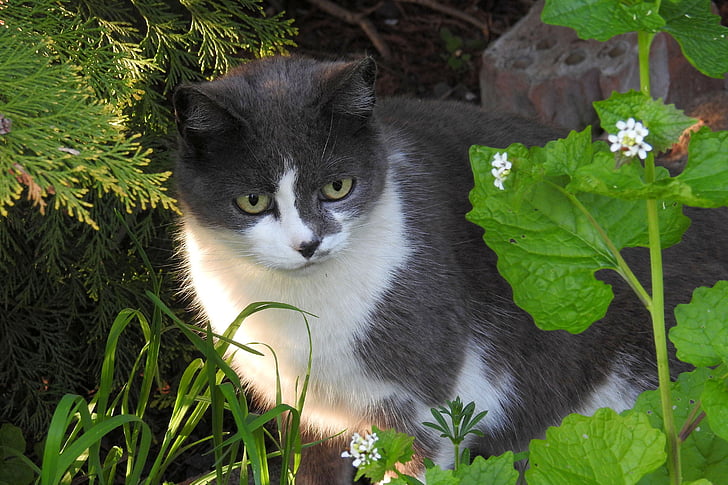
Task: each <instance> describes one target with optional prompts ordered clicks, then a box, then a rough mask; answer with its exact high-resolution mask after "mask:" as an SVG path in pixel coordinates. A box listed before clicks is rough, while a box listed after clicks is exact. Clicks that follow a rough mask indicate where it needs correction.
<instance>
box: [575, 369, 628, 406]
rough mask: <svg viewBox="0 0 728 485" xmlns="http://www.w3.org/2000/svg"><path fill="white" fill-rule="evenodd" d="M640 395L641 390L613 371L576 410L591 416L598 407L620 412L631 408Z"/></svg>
mask: <svg viewBox="0 0 728 485" xmlns="http://www.w3.org/2000/svg"><path fill="white" fill-rule="evenodd" d="M638 395H639V391H638V390H636V389H634V388H633V387H632V386H630V385H629V384H628V383H627V382H626V381H625V380H624V379H623V378H622V377H621V376H620V375H619V372H613V373H612V374H611V375H610V376H609V377H608V378H607V381H606V382H605V383H604V384H602V385H601V386H600V387H598V388H597V389H595V390H594V392H593V393H592V395H591V397H590V398H589V400H588V401H587V402H585V403H584V405H582V406H581V407H580V408H579V409H578V410H577V411H576V412H577V413H579V414H582V415H584V416H591V415H593V414H594V412H595V411H596V410H597V409H600V408H612V409H614V410H615V411H617V412H618V413H620V412H622V411H624V410H625V409H630V408H631V407H632V406H633V405H634V402H635V401H636V400H637V396H638Z"/></svg>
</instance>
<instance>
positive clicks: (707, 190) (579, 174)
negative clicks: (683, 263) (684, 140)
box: [566, 128, 728, 244]
mask: <svg viewBox="0 0 728 485" xmlns="http://www.w3.org/2000/svg"><path fill="white" fill-rule="evenodd" d="M727 150H728V132H725V131H721V132H711V131H710V130H709V129H707V128H705V129H702V130H700V131H698V132H697V133H694V134H693V137H692V138H691V140H690V155H689V156H688V163H687V165H686V167H685V169H684V170H683V172H682V173H681V174H680V175H678V176H677V177H672V178H671V177H670V176H669V173H668V172H667V170H666V169H664V168H662V167H657V168H656V181H655V183H653V184H647V183H645V182H644V168H643V167H642V165H641V164H640V163H639V162H637V161H634V162H632V163H628V164H625V165H622V166H621V167H619V168H617V167H616V165H615V158H614V156H612V155H611V154H607V153H603V152H599V153H596V154H595V157H594V162H593V163H591V164H589V165H585V166H581V167H579V168H578V169H577V170H576V172H575V174H574V179H573V180H572V182H571V183H570V184H569V185H568V186H567V187H566V188H567V190H569V191H571V192H578V191H584V192H590V193H594V194H599V195H604V196H607V197H615V198H619V199H626V200H638V199H658V200H665V201H672V204H673V206H674V204H675V203H679V204H684V205H690V206H693V207H720V206H725V205H728V163H726V162H727V161H728V155H726V153H728V151H727ZM685 223H686V221H680V220H678V219H671V218H669V217H668V218H665V220H664V221H662V224H663V225H664V230H665V231H666V232H667V233H668V234H664V235H663V239H665V240H666V241H668V240H670V241H672V243H668V244H674V243H675V242H677V240H679V238H680V236H681V234H682V232H681V226H683V225H684V224H685ZM675 224H676V225H675ZM682 230H683V231H684V228H683V229H682ZM673 231H675V232H674V233H673ZM675 236H677V240H676V239H675Z"/></svg>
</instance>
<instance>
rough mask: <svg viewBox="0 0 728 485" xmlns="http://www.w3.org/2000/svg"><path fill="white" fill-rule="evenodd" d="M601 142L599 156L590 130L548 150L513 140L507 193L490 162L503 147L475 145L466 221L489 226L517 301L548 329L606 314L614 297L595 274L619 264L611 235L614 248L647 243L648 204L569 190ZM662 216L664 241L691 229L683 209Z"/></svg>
mask: <svg viewBox="0 0 728 485" xmlns="http://www.w3.org/2000/svg"><path fill="white" fill-rule="evenodd" d="M585 140H586V141H585ZM595 146H596V147H597V150H598V152H597V155H598V154H599V153H601V152H602V151H603V149H600V148H599V145H592V144H591V142H590V134H589V132H588V130H585V131H584V132H581V133H575V132H572V133H571V134H570V135H569V137H567V138H566V139H564V140H557V141H555V142H551V143H549V144H547V145H546V147H544V148H540V147H534V148H531V149H530V150H526V149H525V148H524V147H523V146H521V145H513V146H511V147H509V148H508V149H507V150H506V153H507V154H508V157H509V160H510V161H511V162H512V163H513V168H512V172H511V174H510V175H509V176H508V178H507V180H506V181H505V183H504V186H505V189H506V190H499V189H498V188H497V187H495V186H494V185H493V182H494V180H495V179H494V176H493V175H492V174H491V163H490V162H491V160H492V158H493V156H494V155H495V154H496V153H498V152H503V151H504V150H496V149H492V148H488V147H472V148H471V163H472V166H473V173H474V176H475V188H474V189H473V191H472V192H471V193H470V200H471V203H472V205H473V210H472V211H471V212H470V213H469V214H468V219H469V220H471V221H472V222H475V223H476V224H478V225H480V226H481V227H483V228H484V229H485V234H484V239H485V242H486V244H487V245H488V246H489V247H490V248H491V249H493V250H494V251H495V252H496V253H497V254H498V270H499V271H500V273H501V274H502V275H503V276H504V277H505V278H506V280H507V281H508V282H509V283H510V285H511V286H512V287H513V295H514V300H515V302H516V304H518V305H519V306H520V307H521V308H523V309H524V310H526V311H528V312H529V313H530V314H531V316H533V318H534V321H535V322H536V324H537V325H538V326H539V327H540V328H543V329H557V328H559V329H565V330H568V331H569V332H572V333H578V332H581V331H583V330H585V329H586V328H587V327H588V326H589V325H591V324H592V323H593V322H595V321H596V320H598V319H600V318H602V317H603V316H604V314H605V313H606V310H607V307H608V306H609V303H610V301H611V299H612V297H613V294H612V291H611V288H610V287H609V286H608V285H606V284H604V283H603V282H602V281H600V280H597V279H596V277H595V276H594V273H595V272H596V271H597V270H600V269H615V268H617V267H618V265H619V263H618V260H617V257H616V255H615V253H614V252H613V251H612V248H610V245H609V244H608V243H607V240H606V239H605V236H604V235H605V234H608V235H609V238H610V241H611V243H612V245H613V247H614V248H615V249H616V250H621V249H622V248H624V247H628V246H639V245H645V244H646V243H647V239H648V238H647V232H646V227H647V222H646V215H645V204H644V202H643V201H628V200H619V199H611V198H607V197H602V196H599V195H594V194H588V193H574V191H572V190H570V187H571V186H570V185H568V184H569V182H570V176H569V172H573V171H577V172H578V171H579V170H581V169H582V168H583V166H585V165H587V164H590V163H591V161H592V156H593V155H594V153H593V149H594V147H595ZM602 155H603V156H608V155H604V154H602ZM564 185H566V189H564V188H563V187H564ZM660 218H661V225H662V226H663V227H665V228H666V229H667V230H666V232H665V236H664V239H665V245H666V246H667V245H669V244H671V243H674V242H675V241H677V240H679V237H680V236H681V235H682V232H683V231H684V230H685V228H686V227H687V219H686V218H684V217H683V216H682V215H681V212H680V207H679V206H676V205H675V204H665V205H664V206H663V207H662V210H661V212H660Z"/></svg>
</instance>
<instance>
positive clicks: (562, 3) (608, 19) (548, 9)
mask: <svg viewBox="0 0 728 485" xmlns="http://www.w3.org/2000/svg"><path fill="white" fill-rule="evenodd" d="M541 20H543V21H544V22H545V23H547V24H553V25H563V26H565V27H571V28H572V29H574V30H576V33H577V34H578V35H579V37H581V38H582V39H596V40H600V41H606V40H609V39H611V38H612V37H614V36H615V35H619V34H624V33H627V32H633V31H638V30H643V31H646V32H654V31H656V30H657V29H659V28H660V27H662V26H663V25H664V24H665V20H664V19H663V18H662V17H661V16H660V14H659V13H658V9H657V5H656V3H654V2H638V3H634V4H633V5H629V4H627V2H623V1H620V0H547V1H546V4H545V5H544V8H543V12H542V13H541Z"/></svg>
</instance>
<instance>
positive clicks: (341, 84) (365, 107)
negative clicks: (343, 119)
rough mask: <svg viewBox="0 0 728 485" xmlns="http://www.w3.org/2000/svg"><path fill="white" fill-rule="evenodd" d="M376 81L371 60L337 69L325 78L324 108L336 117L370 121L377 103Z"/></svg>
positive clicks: (374, 65) (338, 66)
mask: <svg viewBox="0 0 728 485" xmlns="http://www.w3.org/2000/svg"><path fill="white" fill-rule="evenodd" d="M376 77H377V65H376V63H375V62H374V59H372V58H371V57H366V58H364V59H362V60H360V61H355V62H348V63H342V64H340V65H337V66H336V67H335V68H333V69H332V70H330V71H328V72H327V73H326V74H325V79H324V83H325V86H326V89H325V91H326V93H327V99H325V100H324V103H323V105H324V107H325V108H328V109H329V110H330V111H332V112H333V113H335V114H339V115H344V116H351V117H355V118H359V119H362V120H364V119H368V118H369V117H370V116H371V114H372V112H373V111H374V102H375V101H376V97H375V94H374V81H375V80H376Z"/></svg>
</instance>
